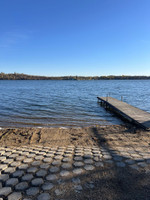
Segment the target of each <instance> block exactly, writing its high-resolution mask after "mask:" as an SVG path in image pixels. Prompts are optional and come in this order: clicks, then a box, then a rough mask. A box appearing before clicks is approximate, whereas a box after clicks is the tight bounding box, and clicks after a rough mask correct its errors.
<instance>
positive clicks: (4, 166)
mask: <svg viewBox="0 0 150 200" xmlns="http://www.w3.org/2000/svg"><path fill="white" fill-rule="evenodd" d="M7 167H8V165H6V164H0V170H5V169H6V168H7Z"/></svg>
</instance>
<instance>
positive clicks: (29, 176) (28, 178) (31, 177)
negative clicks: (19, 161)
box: [22, 174, 34, 181]
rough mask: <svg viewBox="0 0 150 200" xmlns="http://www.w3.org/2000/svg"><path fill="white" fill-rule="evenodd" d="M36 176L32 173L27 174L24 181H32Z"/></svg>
mask: <svg viewBox="0 0 150 200" xmlns="http://www.w3.org/2000/svg"><path fill="white" fill-rule="evenodd" d="M33 178H34V176H33V175H32V174H25V175H24V176H22V181H31V180H32V179H33Z"/></svg>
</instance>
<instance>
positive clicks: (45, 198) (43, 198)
mask: <svg viewBox="0 0 150 200" xmlns="http://www.w3.org/2000/svg"><path fill="white" fill-rule="evenodd" d="M37 200H50V195H49V193H42V194H40V195H39V196H38V197H37Z"/></svg>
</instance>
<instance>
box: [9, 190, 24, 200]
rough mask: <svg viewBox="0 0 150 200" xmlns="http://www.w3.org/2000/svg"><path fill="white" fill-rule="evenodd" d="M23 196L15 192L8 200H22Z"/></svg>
mask: <svg viewBox="0 0 150 200" xmlns="http://www.w3.org/2000/svg"><path fill="white" fill-rule="evenodd" d="M21 199H22V194H21V192H13V193H12V194H10V195H9V196H8V200H21Z"/></svg>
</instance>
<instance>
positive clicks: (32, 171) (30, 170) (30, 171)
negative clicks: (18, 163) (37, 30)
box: [27, 167, 38, 173]
mask: <svg viewBox="0 0 150 200" xmlns="http://www.w3.org/2000/svg"><path fill="white" fill-rule="evenodd" d="M37 170H38V168H37V167H30V168H28V169H27V172H28V173H35V172H36V171H37Z"/></svg>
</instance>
